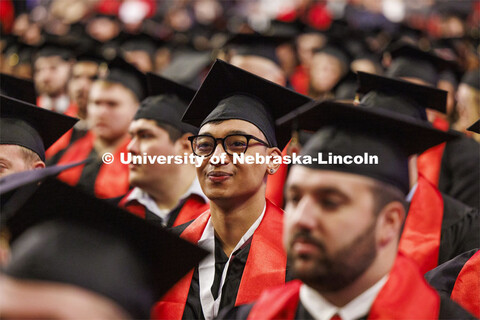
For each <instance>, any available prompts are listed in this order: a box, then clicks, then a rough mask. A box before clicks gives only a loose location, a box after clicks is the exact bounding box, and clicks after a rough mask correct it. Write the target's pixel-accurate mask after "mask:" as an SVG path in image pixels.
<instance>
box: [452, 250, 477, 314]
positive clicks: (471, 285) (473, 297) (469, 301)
mask: <svg viewBox="0 0 480 320" xmlns="http://www.w3.org/2000/svg"><path fill="white" fill-rule="evenodd" d="M450 297H451V298H452V300H454V301H456V302H457V303H458V304H460V305H461V306H462V307H464V308H465V309H466V310H468V311H469V312H471V313H472V314H473V315H474V316H475V317H477V318H480V300H479V297H480V250H479V251H477V252H476V253H475V254H474V255H473V256H472V257H471V258H470V259H469V260H468V261H467V263H465V265H464V266H463V268H462V270H460V273H459V274H458V277H457V280H456V281H455V285H454V286H453V290H452V294H451V296H450Z"/></svg>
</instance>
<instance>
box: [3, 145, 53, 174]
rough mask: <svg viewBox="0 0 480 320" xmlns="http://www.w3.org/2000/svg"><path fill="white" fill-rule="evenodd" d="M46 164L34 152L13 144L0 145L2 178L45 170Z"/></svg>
mask: <svg viewBox="0 0 480 320" xmlns="http://www.w3.org/2000/svg"><path fill="white" fill-rule="evenodd" d="M44 167H45V163H43V161H41V160H40V158H38V156H35V155H34V154H33V152H32V151H30V150H28V149H25V148H23V147H21V146H17V145H12V144H0V177H4V176H7V175H9V174H12V173H18V172H23V171H27V170H33V169H40V168H44Z"/></svg>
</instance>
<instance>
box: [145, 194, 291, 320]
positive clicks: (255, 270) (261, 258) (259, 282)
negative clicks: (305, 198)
mask: <svg viewBox="0 0 480 320" xmlns="http://www.w3.org/2000/svg"><path fill="white" fill-rule="evenodd" d="M209 218H210V210H208V211H206V212H204V213H202V214H201V215H200V216H199V217H198V218H197V219H196V220H194V221H193V222H192V224H190V225H189V226H188V227H187V228H186V229H185V231H183V233H182V234H181V235H180V237H182V238H184V239H185V240H188V241H190V242H192V243H195V244H196V243H198V241H199V240H200V238H201V236H202V234H203V232H204V230H205V227H206V225H207V222H208V219H209ZM282 225H283V211H282V210H281V209H280V208H278V207H276V206H275V205H274V204H272V203H271V202H270V201H269V200H267V208H266V210H265V216H264V217H263V220H262V222H261V223H260V225H259V226H258V228H257V230H256V231H255V233H254V234H253V237H252V243H251V246H250V252H249V254H248V258H247V263H246V265H245V269H244V271H243V275H242V280H241V282H240V287H239V289H238V293H237V299H236V301H235V305H236V306H237V305H240V304H244V303H249V302H252V301H254V300H255V299H257V298H258V297H259V295H260V292H261V291H262V290H263V289H265V288H267V287H269V286H275V285H279V284H282V283H284V282H285V272H286V264H287V257H286V254H285V252H284V251H283V247H282V236H281V234H282V232H283V227H282ZM192 276H193V270H192V271H190V272H189V273H188V274H187V275H186V276H185V277H183V278H182V279H181V280H180V281H179V282H178V283H177V284H176V285H175V286H174V287H173V288H172V289H170V291H168V292H167V294H166V295H165V296H163V297H162V299H161V300H160V301H159V302H157V304H156V305H155V306H154V308H153V310H152V318H153V319H181V318H182V316H183V311H184V309H185V303H186V301H187V296H188V291H189V289H190V283H191V282H192Z"/></svg>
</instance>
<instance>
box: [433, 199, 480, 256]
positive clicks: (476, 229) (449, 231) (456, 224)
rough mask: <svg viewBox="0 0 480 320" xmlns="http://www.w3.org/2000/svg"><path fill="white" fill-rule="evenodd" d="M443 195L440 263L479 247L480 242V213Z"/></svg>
mask: <svg viewBox="0 0 480 320" xmlns="http://www.w3.org/2000/svg"><path fill="white" fill-rule="evenodd" d="M442 196H443V207H444V210H443V220H442V231H441V232H442V233H441V236H440V250H439V255H438V264H442V263H444V262H445V261H448V260H450V259H452V258H454V257H456V256H458V255H459V254H461V253H463V252H466V251H469V250H472V249H475V248H478V246H479V244H480V213H479V210H478V209H476V208H470V207H468V206H466V205H464V204H463V203H461V202H460V201H457V200H455V199H453V198H452V197H450V196H448V195H445V194H442Z"/></svg>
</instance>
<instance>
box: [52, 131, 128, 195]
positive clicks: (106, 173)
mask: <svg viewBox="0 0 480 320" xmlns="http://www.w3.org/2000/svg"><path fill="white" fill-rule="evenodd" d="M94 140H95V136H94V134H93V133H91V132H87V134H86V135H85V136H84V137H82V138H80V139H78V140H77V141H75V142H74V143H73V144H72V145H71V146H70V147H69V148H68V150H67V151H66V152H65V154H64V155H63V156H62V157H61V158H60V161H59V162H58V164H66V163H71V162H76V161H81V160H84V159H87V158H88V156H89V155H90V152H92V149H93V142H94ZM129 142H130V140H129V139H126V140H125V142H124V143H123V144H122V145H121V146H120V147H119V148H117V150H116V151H115V153H114V154H113V156H114V158H115V161H113V162H112V163H111V164H108V165H107V164H102V166H101V167H100V171H99V172H98V175H97V178H96V179H95V186H94V191H95V196H96V197H98V198H115V197H119V196H121V195H122V194H125V193H126V192H127V191H128V188H129V183H128V166H127V165H125V164H122V163H121V161H120V154H121V153H127V145H128V143H129ZM84 167H85V165H81V166H77V167H75V168H72V169H68V170H65V171H63V172H62V173H60V175H59V176H58V179H60V180H62V181H64V182H65V183H67V184H69V185H71V186H75V185H76V184H77V183H78V181H79V180H80V177H81V175H82V171H83V168H84Z"/></svg>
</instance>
